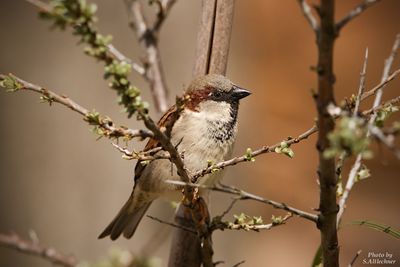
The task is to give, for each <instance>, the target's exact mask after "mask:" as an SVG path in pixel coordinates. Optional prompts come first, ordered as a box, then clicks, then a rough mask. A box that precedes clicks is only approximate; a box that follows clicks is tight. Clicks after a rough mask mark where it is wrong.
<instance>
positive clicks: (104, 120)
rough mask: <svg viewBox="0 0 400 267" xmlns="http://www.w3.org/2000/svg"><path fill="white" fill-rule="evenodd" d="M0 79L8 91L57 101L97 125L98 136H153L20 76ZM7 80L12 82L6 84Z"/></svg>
mask: <svg viewBox="0 0 400 267" xmlns="http://www.w3.org/2000/svg"><path fill="white" fill-rule="evenodd" d="M0 81H2V82H1V84H0V86H2V87H6V88H7V89H8V90H9V91H20V90H29V91H32V92H35V93H39V94H41V95H42V96H41V99H42V100H43V101H45V102H48V103H49V104H50V105H51V104H52V103H53V102H55V103H59V104H62V105H64V106H66V107H68V108H70V109H71V110H73V111H75V112H77V113H79V114H81V115H83V117H84V120H85V121H86V122H88V123H89V124H90V125H93V126H95V127H98V129H96V130H100V131H97V134H99V135H100V137H102V136H104V137H107V138H112V139H114V138H117V139H118V138H120V137H123V138H125V139H127V140H130V139H132V138H135V137H140V138H146V137H151V136H153V134H152V133H151V132H150V131H147V130H133V129H129V128H126V127H124V126H121V127H116V126H114V123H113V121H112V120H111V119H110V118H108V117H101V116H100V114H98V113H97V112H94V111H88V109H86V108H84V107H82V106H81V105H79V104H78V103H76V102H75V101H73V100H72V99H70V98H68V97H67V96H65V95H59V94H57V93H55V92H53V91H50V90H47V89H46V88H44V87H41V86H39V85H35V84H32V83H30V82H27V81H25V80H22V79H21V78H18V77H17V76H14V75H12V74H9V75H0ZM7 81H8V82H9V83H14V84H8V85H7ZM9 86H11V87H9Z"/></svg>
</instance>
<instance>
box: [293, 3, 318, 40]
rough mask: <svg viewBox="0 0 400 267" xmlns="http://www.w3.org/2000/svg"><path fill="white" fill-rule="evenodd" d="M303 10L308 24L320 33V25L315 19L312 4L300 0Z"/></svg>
mask: <svg viewBox="0 0 400 267" xmlns="http://www.w3.org/2000/svg"><path fill="white" fill-rule="evenodd" d="M298 2H299V5H300V8H301V11H302V12H303V15H304V17H305V18H306V20H307V22H308V24H310V26H311V28H312V29H313V31H314V32H315V33H318V31H319V26H318V23H317V20H316V19H315V17H314V15H313V13H312V11H311V7H310V5H309V4H308V3H307V1H306V0H298Z"/></svg>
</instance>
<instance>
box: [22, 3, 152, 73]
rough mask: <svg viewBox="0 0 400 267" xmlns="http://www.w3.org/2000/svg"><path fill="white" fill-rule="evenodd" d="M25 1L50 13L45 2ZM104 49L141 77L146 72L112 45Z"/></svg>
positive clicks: (50, 10)
mask: <svg viewBox="0 0 400 267" xmlns="http://www.w3.org/2000/svg"><path fill="white" fill-rule="evenodd" d="M25 1H26V2H28V3H30V4H32V5H34V6H36V7H37V8H39V9H40V10H41V11H43V12H46V13H51V12H52V6H51V5H49V4H47V3H45V2H42V1H40V0H25ZM106 47H107V50H108V52H109V53H110V56H111V57H112V58H114V59H117V60H119V61H121V62H125V63H128V64H130V65H131V66H132V69H133V70H135V71H136V72H137V73H138V74H139V75H141V76H143V75H144V74H145V72H146V70H145V68H143V67H142V66H141V65H139V64H137V63H135V62H133V61H132V60H131V59H130V58H128V57H126V56H125V55H123V54H122V53H121V52H120V51H119V50H117V48H115V47H114V46H113V45H112V44H108V45H107V46H106Z"/></svg>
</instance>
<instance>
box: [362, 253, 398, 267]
mask: <svg viewBox="0 0 400 267" xmlns="http://www.w3.org/2000/svg"><path fill="white" fill-rule="evenodd" d="M362 264H364V265H395V266H398V265H397V264H399V262H398V260H397V259H395V258H394V256H393V253H390V252H388V251H386V252H374V251H370V252H368V254H367V257H365V258H363V259H362Z"/></svg>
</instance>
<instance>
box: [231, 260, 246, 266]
mask: <svg viewBox="0 0 400 267" xmlns="http://www.w3.org/2000/svg"><path fill="white" fill-rule="evenodd" d="M245 262H246V261H245V260H242V261H239V262H238V263H236V264H235V265H233V266H232V267H239V266H240V265H242V264H244V263H245Z"/></svg>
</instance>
